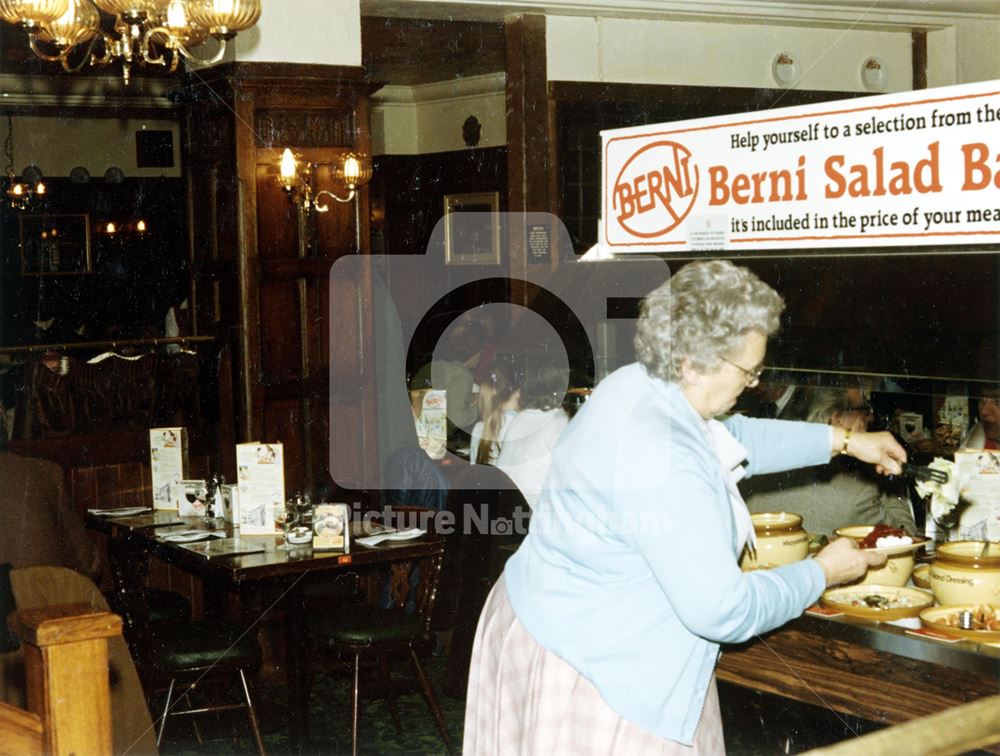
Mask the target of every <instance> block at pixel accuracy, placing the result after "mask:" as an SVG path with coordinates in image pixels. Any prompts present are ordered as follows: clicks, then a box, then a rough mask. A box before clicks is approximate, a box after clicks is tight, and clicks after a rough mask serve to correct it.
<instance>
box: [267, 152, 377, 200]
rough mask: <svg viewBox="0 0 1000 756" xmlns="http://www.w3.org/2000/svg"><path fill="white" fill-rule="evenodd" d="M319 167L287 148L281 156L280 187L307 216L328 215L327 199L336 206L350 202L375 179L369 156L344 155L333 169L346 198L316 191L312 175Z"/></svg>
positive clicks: (324, 190) (350, 153) (334, 176)
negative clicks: (312, 211) (345, 191)
mask: <svg viewBox="0 0 1000 756" xmlns="http://www.w3.org/2000/svg"><path fill="white" fill-rule="evenodd" d="M317 165H318V164H315V163H310V162H306V161H303V160H302V159H301V158H296V156H295V155H294V154H293V153H292V151H291V149H289V148H288V147H286V148H285V151H284V152H283V153H282V154H281V166H280V170H279V171H278V183H279V184H280V185H281V188H282V189H283V190H284V191H285V193H286V194H288V197H289V199H291V200H292V202H294V203H295V204H296V205H298V206H299V207H301V208H302V209H303V210H304V211H305V212H309V211H310V210H315V211H316V212H317V213H325V212H327V211H328V210H329V209H330V205H329V204H326V203H325V202H323V200H324V199H327V198H328V199H332V200H334V201H336V202H350V201H351V200H352V199H354V198H355V197H356V196H357V190H358V189H359V188H360V187H362V186H364V185H365V184H367V183H368V181H369V180H370V179H371V177H372V169H371V163H370V162H369V160H368V156H367V155H364V154H358V153H354V152H348V153H346V154H344V155H343V156H342V157H341V158H340V160H339V161H338V162H336V163H334V164H333V165H332V166H331V167H332V169H333V178H334V180H335V181H336V182H337V183H338V184H340V185H342V186H343V187H344V188H345V189H347V196H344V197H342V196H340V195H339V194H336V193H335V192H332V191H330V190H329V189H320V190H319V191H316V190H315V189H313V185H312V174H313V169H314V168H316V167H317Z"/></svg>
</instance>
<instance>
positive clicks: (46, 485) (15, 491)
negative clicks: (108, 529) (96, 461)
mask: <svg viewBox="0 0 1000 756" xmlns="http://www.w3.org/2000/svg"><path fill="white" fill-rule="evenodd" d="M0 481H5V482H6V483H7V485H6V486H5V487H4V497H3V504H2V506H0V554H2V555H3V560H4V561H5V562H9V563H10V564H11V565H13V566H14V567H34V566H37V565H51V566H57V567H69V568H70V569H72V570H76V571H77V572H79V573H81V574H83V575H86V576H87V577H89V578H90V579H91V580H94V581H98V580H99V578H100V575H101V572H102V568H103V566H104V561H103V559H102V558H101V552H100V550H99V549H98V548H97V545H96V543H95V542H94V541H93V540H91V538H90V537H89V536H88V535H87V531H86V529H85V528H84V526H83V519H82V518H81V517H80V515H79V513H77V512H76V511H75V509H74V507H73V502H72V501H70V500H69V497H68V496H67V495H66V490H65V486H64V484H63V471H62V469H60V467H59V466H58V465H56V464H54V463H52V462H49V461H47V460H44V459H34V458H31V457H21V456H19V455H17V454H12V453H11V452H9V451H8V450H7V437H6V434H4V433H2V432H0Z"/></svg>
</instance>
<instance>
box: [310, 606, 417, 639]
mask: <svg viewBox="0 0 1000 756" xmlns="http://www.w3.org/2000/svg"><path fill="white" fill-rule="evenodd" d="M323 629H324V632H325V633H326V641H327V643H328V644H329V646H330V647H331V648H332V647H335V646H336V645H337V644H338V643H353V644H357V645H368V644H373V643H394V642H399V641H417V640H419V638H420V636H421V634H422V633H423V630H424V627H423V622H422V621H421V620H420V618H419V617H417V616H416V615H415V614H410V613H407V612H406V611H398V610H393V609H374V608H360V607H359V608H357V609H354V610H352V611H350V612H345V613H344V615H343V616H341V617H338V618H337V619H335V620H331V621H330V622H329V623H328V624H326V625H325V626H324V628H323Z"/></svg>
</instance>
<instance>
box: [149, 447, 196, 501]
mask: <svg viewBox="0 0 1000 756" xmlns="http://www.w3.org/2000/svg"><path fill="white" fill-rule="evenodd" d="M187 466H188V443H187V431H186V430H185V429H184V428H151V429H150V431H149V467H150V478H151V480H152V485H153V509H178V510H179V509H180V507H181V501H180V499H181V498H182V497H183V495H184V494H183V491H182V489H181V488H180V486H179V484H180V482H181V481H182V480H183V479H184V473H185V471H186V470H187Z"/></svg>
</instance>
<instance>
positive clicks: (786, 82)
mask: <svg viewBox="0 0 1000 756" xmlns="http://www.w3.org/2000/svg"><path fill="white" fill-rule="evenodd" d="M771 74H772V75H773V76H774V80H775V81H776V82H778V83H779V84H781V85H782V86H785V87H790V86H792V85H793V84H795V83H796V82H797V81H798V80H799V64H798V62H796V60H795V58H794V57H793V56H792V55H791V54H790V53H786V52H783V53H778V54H777V55H776V56H775V58H774V62H773V63H772V64H771Z"/></svg>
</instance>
